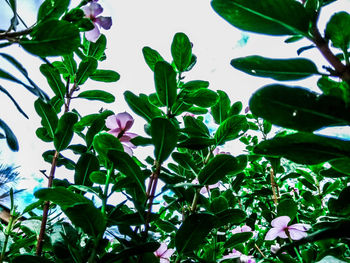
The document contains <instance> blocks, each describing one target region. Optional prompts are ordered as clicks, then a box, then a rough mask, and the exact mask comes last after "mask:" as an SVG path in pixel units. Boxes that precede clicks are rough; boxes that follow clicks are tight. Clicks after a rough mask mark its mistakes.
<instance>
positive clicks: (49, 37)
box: [19, 20, 80, 57]
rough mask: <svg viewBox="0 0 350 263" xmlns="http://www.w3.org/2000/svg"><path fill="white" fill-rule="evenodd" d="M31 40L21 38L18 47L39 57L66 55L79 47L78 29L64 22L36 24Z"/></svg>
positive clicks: (54, 21) (52, 21) (55, 21)
mask: <svg viewBox="0 0 350 263" xmlns="http://www.w3.org/2000/svg"><path fill="white" fill-rule="evenodd" d="M31 36H32V38H31V40H28V39H25V38H22V39H21V40H20V42H19V43H20V45H21V46H22V47H23V48H24V49H25V50H27V51H28V52H29V53H32V54H34V55H37V56H40V57H48V56H62V55H68V54H70V53H72V52H73V51H75V50H76V49H77V48H78V46H79V45H80V33H79V29H78V28H77V27H76V26H74V25H73V24H71V23H69V22H67V21H64V20H60V21H58V20H48V21H46V22H43V23H40V24H38V25H37V26H36V27H35V28H34V30H33V32H32V34H31Z"/></svg>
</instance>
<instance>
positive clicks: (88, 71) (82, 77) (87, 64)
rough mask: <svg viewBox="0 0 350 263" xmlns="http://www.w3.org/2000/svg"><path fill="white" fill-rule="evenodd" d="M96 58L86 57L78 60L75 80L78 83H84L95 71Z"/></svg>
mask: <svg viewBox="0 0 350 263" xmlns="http://www.w3.org/2000/svg"><path fill="white" fill-rule="evenodd" d="M96 68H97V60H96V59H95V58H91V57H90V58H87V59H86V60H83V61H82V62H80V64H79V67H78V71H77V74H76V82H77V84H78V85H81V84H84V82H85V81H86V80H87V79H88V78H89V77H90V76H91V75H92V74H93V73H94V72H95V71H96Z"/></svg>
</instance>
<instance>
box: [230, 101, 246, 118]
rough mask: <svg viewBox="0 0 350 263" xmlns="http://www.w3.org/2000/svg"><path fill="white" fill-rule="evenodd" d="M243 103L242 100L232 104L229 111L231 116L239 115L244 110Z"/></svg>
mask: <svg viewBox="0 0 350 263" xmlns="http://www.w3.org/2000/svg"><path fill="white" fill-rule="evenodd" d="M242 107H243V104H242V102H241V101H236V102H235V103H233V104H232V106H231V108H230V111H229V113H228V115H229V116H232V115H238V114H240V113H241V111H242Z"/></svg>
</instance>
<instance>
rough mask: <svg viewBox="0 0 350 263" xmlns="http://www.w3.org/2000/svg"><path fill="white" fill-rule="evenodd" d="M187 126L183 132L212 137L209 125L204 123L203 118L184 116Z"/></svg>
mask: <svg viewBox="0 0 350 263" xmlns="http://www.w3.org/2000/svg"><path fill="white" fill-rule="evenodd" d="M184 123H185V128H184V129H182V132H184V133H186V134H188V135H189V136H190V137H191V136H203V137H208V138H209V137H210V132H209V129H208V127H207V126H206V125H205V124H204V123H203V121H202V120H200V119H196V118H194V117H192V116H184Z"/></svg>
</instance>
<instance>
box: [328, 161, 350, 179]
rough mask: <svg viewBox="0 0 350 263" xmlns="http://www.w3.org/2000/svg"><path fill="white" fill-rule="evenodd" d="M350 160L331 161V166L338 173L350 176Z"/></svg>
mask: <svg viewBox="0 0 350 263" xmlns="http://www.w3.org/2000/svg"><path fill="white" fill-rule="evenodd" d="M349 162H350V158H349V157H344V158H339V159H335V160H331V161H329V164H330V165H331V166H332V168H333V169H335V170H336V171H338V172H341V173H343V174H347V175H350V163H349Z"/></svg>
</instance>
